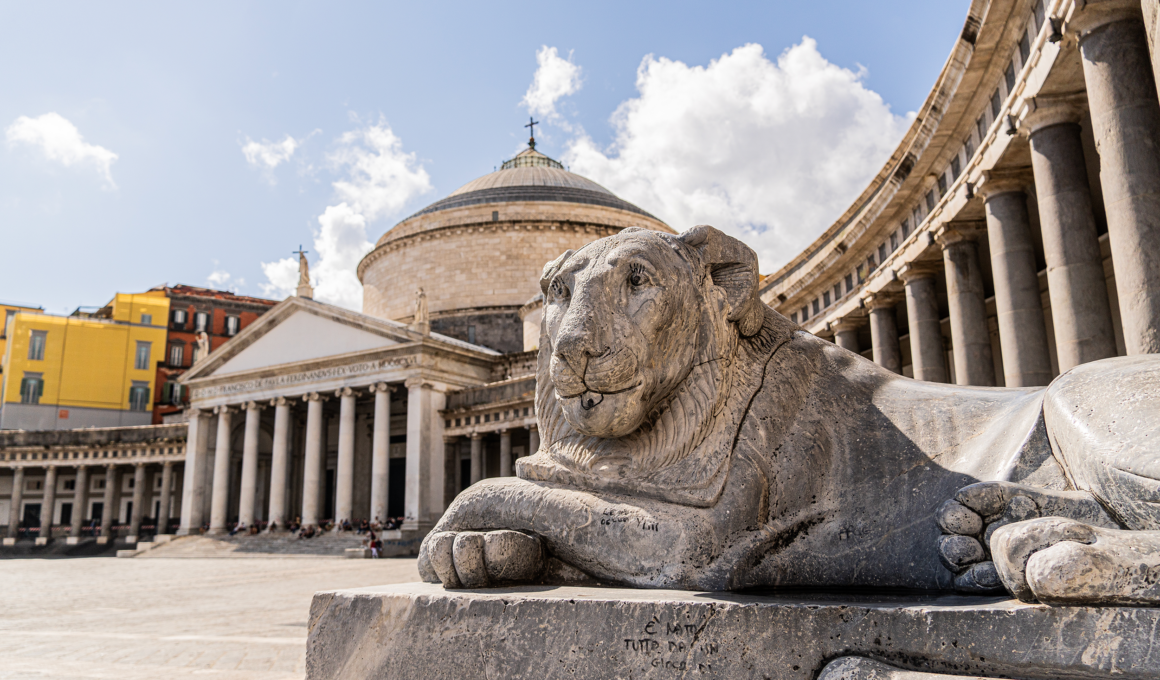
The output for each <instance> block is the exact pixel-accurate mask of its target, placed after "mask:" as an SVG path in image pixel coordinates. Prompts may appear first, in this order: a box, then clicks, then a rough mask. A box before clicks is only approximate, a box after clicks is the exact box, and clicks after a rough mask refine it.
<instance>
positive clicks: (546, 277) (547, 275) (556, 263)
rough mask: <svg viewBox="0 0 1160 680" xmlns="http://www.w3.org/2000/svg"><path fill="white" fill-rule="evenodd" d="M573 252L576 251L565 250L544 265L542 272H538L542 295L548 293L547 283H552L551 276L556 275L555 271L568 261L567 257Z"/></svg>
mask: <svg viewBox="0 0 1160 680" xmlns="http://www.w3.org/2000/svg"><path fill="white" fill-rule="evenodd" d="M574 252H576V251H574V250H565V251H564V254H563V255H561V256H560V257H557V258H556V259H554V260H552V261H551V262H549V263H548V264H546V265H544V273H543V274H540V292H542V293H543V294H544V295H547V294H548V285H549V284H550V283H552V277H553V276H555V275H556V272H558V271H560V267H563V266H564V263H565V262H567V261H568V258H570V257H572V253H574Z"/></svg>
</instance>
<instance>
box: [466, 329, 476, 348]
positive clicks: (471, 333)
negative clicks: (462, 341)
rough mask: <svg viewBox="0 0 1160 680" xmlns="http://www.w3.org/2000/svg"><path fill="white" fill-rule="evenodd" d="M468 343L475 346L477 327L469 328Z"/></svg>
mask: <svg viewBox="0 0 1160 680" xmlns="http://www.w3.org/2000/svg"><path fill="white" fill-rule="evenodd" d="M467 341H468V342H470V343H471V344H473V345H474V344H475V326H468V327H467Z"/></svg>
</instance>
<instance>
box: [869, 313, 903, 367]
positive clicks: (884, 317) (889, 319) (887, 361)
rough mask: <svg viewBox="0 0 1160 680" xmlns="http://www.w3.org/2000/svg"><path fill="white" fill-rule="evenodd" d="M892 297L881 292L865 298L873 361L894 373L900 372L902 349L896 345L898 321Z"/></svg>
mask: <svg viewBox="0 0 1160 680" xmlns="http://www.w3.org/2000/svg"><path fill="white" fill-rule="evenodd" d="M894 305H895V302H894V299H893V298H891V297H889V296H886V295H881V294H875V295H870V296H869V297H867V298H866V308H867V309H869V310H870V343H871V346H872V347H873V351H874V363H876V364H878V365H879V366H881V367H882V368H885V369H886V370H888V371H893V372H894V373H902V349H901V348H900V347H899V346H898V323H897V320H896V319H895V316H894Z"/></svg>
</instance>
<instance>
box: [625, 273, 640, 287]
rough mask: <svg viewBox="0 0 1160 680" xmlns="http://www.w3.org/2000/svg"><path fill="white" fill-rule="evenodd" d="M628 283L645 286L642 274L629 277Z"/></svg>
mask: <svg viewBox="0 0 1160 680" xmlns="http://www.w3.org/2000/svg"><path fill="white" fill-rule="evenodd" d="M628 282H629V283H631V284H632V285H634V286H643V285H644V277H643V276H641V275H640V274H633V275H632V276H630V277H628Z"/></svg>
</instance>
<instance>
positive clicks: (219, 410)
mask: <svg viewBox="0 0 1160 680" xmlns="http://www.w3.org/2000/svg"><path fill="white" fill-rule="evenodd" d="M236 410H238V408H237V407H236V406H234V405H232V404H223V405H221V406H214V407H213V412H214V413H216V414H218V415H222V414H223V413H232V412H234V411H236Z"/></svg>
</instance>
